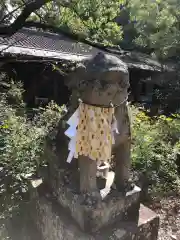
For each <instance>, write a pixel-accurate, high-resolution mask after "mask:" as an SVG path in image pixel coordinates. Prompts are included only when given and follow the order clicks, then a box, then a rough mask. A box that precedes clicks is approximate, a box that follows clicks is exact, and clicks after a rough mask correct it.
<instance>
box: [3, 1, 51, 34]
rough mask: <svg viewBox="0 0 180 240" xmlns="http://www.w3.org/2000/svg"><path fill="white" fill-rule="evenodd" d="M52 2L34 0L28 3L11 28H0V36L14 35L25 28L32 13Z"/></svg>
mask: <svg viewBox="0 0 180 240" xmlns="http://www.w3.org/2000/svg"><path fill="white" fill-rule="evenodd" d="M51 1H52V0H33V1H32V2H30V3H27V5H26V6H25V7H24V9H23V10H22V12H21V14H20V15H19V16H18V17H17V19H16V20H15V21H14V22H13V23H12V24H11V25H10V26H6V27H1V28H0V34H4V35H12V34H14V33H15V32H17V31H18V30H19V29H21V28H22V27H23V26H24V23H25V21H26V19H27V18H28V17H29V16H30V15H31V13H33V12H35V11H36V10H38V9H39V8H41V7H42V6H43V5H45V4H46V3H48V2H51Z"/></svg>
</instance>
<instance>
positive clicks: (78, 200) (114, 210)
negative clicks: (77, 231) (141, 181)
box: [54, 185, 140, 233]
mask: <svg viewBox="0 0 180 240" xmlns="http://www.w3.org/2000/svg"><path fill="white" fill-rule="evenodd" d="M109 191H110V188H107V189H103V190H102V191H101V193H102V195H103V196H104V197H103V199H102V201H101V200H100V201H99V202H96V203H93V201H94V200H93V197H92V196H91V197H89V199H87V201H86V202H84V196H82V195H81V194H78V193H75V192H74V191H73V189H72V188H69V187H67V186H63V185H62V186H60V185H59V186H58V189H57V188H56V189H55V191H54V192H55V194H54V195H55V197H56V199H57V202H58V203H59V204H60V205H61V206H62V207H64V208H66V209H67V212H69V214H70V215H71V216H72V218H73V219H74V220H75V221H76V222H77V223H78V225H79V226H80V228H81V229H82V230H83V231H85V232H89V233H93V232H96V231H98V230H99V229H101V228H102V227H106V226H108V225H109V224H113V223H114V222H116V221H122V220H126V221H134V222H137V221H138V213H139V207H140V188H138V187H136V186H135V188H134V189H133V190H132V191H130V192H127V193H126V196H124V195H122V194H121V193H119V192H117V191H116V190H114V191H110V192H109ZM108 192H109V193H108Z"/></svg>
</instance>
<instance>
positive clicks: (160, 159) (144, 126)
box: [131, 108, 180, 193]
mask: <svg viewBox="0 0 180 240" xmlns="http://www.w3.org/2000/svg"><path fill="white" fill-rule="evenodd" d="M131 110H132V112H133V113H134V111H136V113H135V114H134V118H133V123H132V135H133V147H132V164H133V168H134V169H135V170H137V171H141V172H142V173H144V174H145V176H146V177H147V179H148V181H149V183H150V185H151V191H152V192H153V193H157V192H164V193H166V192H168V191H170V190H175V191H178V188H179V183H180V178H179V176H178V166H177V154H178V152H179V150H180V144H179V136H180V116H179V115H173V116H172V117H166V116H160V117H156V118H154V119H152V118H149V117H148V116H147V115H146V114H145V113H144V112H142V111H137V109H135V108H132V109H131Z"/></svg>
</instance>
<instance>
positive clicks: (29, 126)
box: [0, 83, 64, 199]
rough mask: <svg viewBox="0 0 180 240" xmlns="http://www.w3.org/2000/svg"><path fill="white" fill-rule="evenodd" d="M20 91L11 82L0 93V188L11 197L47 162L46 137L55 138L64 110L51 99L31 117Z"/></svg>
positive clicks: (18, 85) (24, 188)
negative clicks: (7, 87) (45, 153)
mask: <svg viewBox="0 0 180 240" xmlns="http://www.w3.org/2000/svg"><path fill="white" fill-rule="evenodd" d="M22 93H23V90H22V85H21V84H14V83H12V84H11V87H10V88H9V89H8V90H7V91H4V92H1V93H0V175H1V183H0V191H1V194H2V193H3V192H4V194H5V195H6V194H7V192H8V193H10V195H11V198H13V197H14V195H13V193H14V192H16V193H17V195H18V197H20V195H21V194H20V193H21V192H23V191H25V190H26V187H27V186H26V179H27V178H28V177H30V176H32V175H34V174H36V172H37V171H38V168H39V166H42V165H43V164H45V163H46V156H45V155H44V150H45V148H46V146H47V145H46V144H47V141H48V142H49V143H52V141H53V140H54V138H55V136H56V131H57V127H58V124H59V121H60V119H61V117H62V114H63V111H64V108H63V107H61V108H60V107H59V106H58V105H56V104H55V103H54V102H51V103H50V104H49V105H48V106H47V107H46V108H45V109H42V108H39V109H38V110H37V112H36V114H35V115H34V116H33V117H31V119H30V118H29V117H28V114H27V112H26V110H27V109H26V106H25V104H24V103H23V100H22ZM6 197H7V196H6ZM1 199H2V198H1Z"/></svg>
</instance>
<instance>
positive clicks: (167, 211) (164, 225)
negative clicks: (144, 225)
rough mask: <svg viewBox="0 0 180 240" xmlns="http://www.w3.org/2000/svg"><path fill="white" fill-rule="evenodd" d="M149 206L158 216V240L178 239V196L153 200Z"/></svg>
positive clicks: (179, 201)
mask: <svg viewBox="0 0 180 240" xmlns="http://www.w3.org/2000/svg"><path fill="white" fill-rule="evenodd" d="M150 208H151V209H153V210H154V211H155V212H156V213H157V214H158V215H159V217H160V229H159V238H158V240H180V196H179V197H166V198H162V199H161V200H159V201H158V200H155V201H154V202H153V203H152V204H151V205H150Z"/></svg>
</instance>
